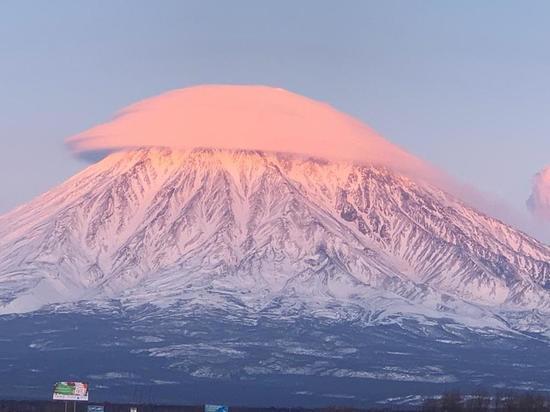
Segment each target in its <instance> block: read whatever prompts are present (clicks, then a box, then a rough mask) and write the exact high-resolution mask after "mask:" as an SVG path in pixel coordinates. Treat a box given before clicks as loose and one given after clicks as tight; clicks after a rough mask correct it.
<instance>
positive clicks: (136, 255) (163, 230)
mask: <svg viewBox="0 0 550 412" xmlns="http://www.w3.org/2000/svg"><path fill="white" fill-rule="evenodd" d="M549 282H550V248H549V247H548V246H545V245H543V244H541V243H539V242H537V241H536V240H534V239H531V238H529V237H528V236H527V235H525V234H524V233H522V232H519V231H516V230H514V229H513V228H510V227H508V226H506V225H505V224H503V223H502V222H499V221H497V220H495V219H492V218H490V217H488V216H485V215H483V214H481V213H479V212H476V211H475V210H474V209H472V208H469V207H468V206H467V205H465V204H464V203H462V202H461V201H459V200H458V199H456V198H454V197H453V196H451V195H449V194H447V193H445V192H444V191H442V190H440V189H438V188H435V187H433V186H431V185H429V184H426V183H422V182H420V181H414V180H412V179H410V178H408V177H406V176H404V175H400V174H397V173H395V172H392V171H390V170H389V169H386V168H383V167H375V166H360V165H353V164H350V163H344V162H327V161H320V160H314V159H305V158H299V157H295V156H283V155H273V154H266V153H261V152H245V151H216V150H198V149H196V150H169V149H155V148H149V149H141V150H135V151H130V152H120V153H116V154H113V155H111V156H109V157H108V158H106V159H104V160H103V161H101V162H100V163H98V164H95V165H93V166H90V167H89V168H88V169H86V170H84V171H83V172H81V173H80V174H78V175H76V176H75V177H73V178H72V179H70V180H69V181H67V182H66V183H64V184H62V185H61V186H59V187H57V188H55V189H53V190H52V191H50V192H48V193H46V194H44V195H42V196H40V197H39V198H37V199H35V200H34V201H32V202H30V203H28V204H26V205H23V206H21V207H20V208H18V209H16V210H14V211H13V212H11V213H9V214H7V215H4V216H2V217H0V302H2V307H1V309H0V312H2V313H10V312H25V311H30V310H36V309H39V308H40V307H41V306H42V305H45V304H51V303H62V302H71V301H83V300H90V301H101V300H104V299H117V300H122V301H124V302H126V303H127V304H131V305H139V304H145V303H152V304H154V305H157V306H167V305H172V304H176V303H178V302H182V301H185V302H190V301H192V302H195V303H196V304H198V305H199V306H203V307H205V306H206V307H215V308H217V307H223V306H224V305H226V304H227V302H233V303H235V302H236V304H238V305H240V306H244V307H249V308H251V310H260V309H261V308H266V307H270V305H273V304H274V302H280V301H281V300H289V299H290V300H292V304H289V305H290V306H288V308H290V307H294V306H293V305H296V304H299V305H305V307H307V308H309V310H314V311H315V310H322V309H320V308H323V307H326V305H328V304H330V303H331V302H332V303H334V302H339V303H344V306H345V305H351V306H353V305H359V306H360V307H365V308H368V309H369V310H376V309H377V308H385V309H386V310H388V311H404V312H411V313H424V314H425V313H430V314H432V315H434V314H435V315H437V314H439V315H438V316H450V315H452V316H458V317H460V318H461V319H463V321H464V322H469V321H472V322H474V323H479V322H482V324H487V322H489V323H491V322H494V320H490V321H489V320H487V319H486V318H487V317H486V313H487V311H489V312H490V313H493V312H495V311H499V312H502V311H512V312H513V311H518V310H531V309H538V310H542V311H546V310H547V309H548V307H549V302H550V299H549V296H550V295H549V292H548V290H547V289H548V286H549V284H550V283H549ZM388 302H391V304H388ZM289 310H290V309H289ZM493 319H494V318H493Z"/></svg>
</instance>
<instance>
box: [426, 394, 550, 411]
mask: <svg viewBox="0 0 550 412" xmlns="http://www.w3.org/2000/svg"><path fill="white" fill-rule="evenodd" d="M422 411H423V412H443V411H444V412H485V411H502V412H546V411H548V412H550V398H549V397H546V396H544V395H541V394H538V393H530V392H518V393H515V392H500V393H495V394H489V393H485V392H479V393H476V394H473V395H462V394H460V393H459V392H447V393H445V394H443V396H441V397H437V398H431V399H426V400H425V401H424V403H423V405H422Z"/></svg>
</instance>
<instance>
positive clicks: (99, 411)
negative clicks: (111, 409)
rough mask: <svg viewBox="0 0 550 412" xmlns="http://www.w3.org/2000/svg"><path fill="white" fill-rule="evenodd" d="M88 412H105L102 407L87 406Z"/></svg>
mask: <svg viewBox="0 0 550 412" xmlns="http://www.w3.org/2000/svg"><path fill="white" fill-rule="evenodd" d="M88 412H105V409H104V408H103V405H88Z"/></svg>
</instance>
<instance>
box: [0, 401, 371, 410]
mask: <svg viewBox="0 0 550 412" xmlns="http://www.w3.org/2000/svg"><path fill="white" fill-rule="evenodd" d="M89 404H90V405H103V406H104V408H105V412H129V411H130V407H132V406H134V407H137V410H138V412H204V406H202V405H200V406H168V405H135V404H112V403H103V404H101V403H92V402H90V403H89ZM87 410H88V404H87V403H85V402H80V403H77V404H76V412H87ZM229 410H230V412H255V411H258V412H317V411H319V412H364V411H367V410H366V409H355V408H346V407H327V408H319V409H313V408H300V407H296V408H253V407H238V406H234V407H233V406H232V407H230V408H229ZM64 411H65V403H64V402H59V401H0V412H64ZM67 411H68V412H73V403H72V402H68V405H67Z"/></svg>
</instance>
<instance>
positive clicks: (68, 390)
mask: <svg viewBox="0 0 550 412" xmlns="http://www.w3.org/2000/svg"><path fill="white" fill-rule="evenodd" d="M53 399H54V400H61V401H87V400H88V384H87V383H84V382H57V383H56V384H55V386H54V387H53Z"/></svg>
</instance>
